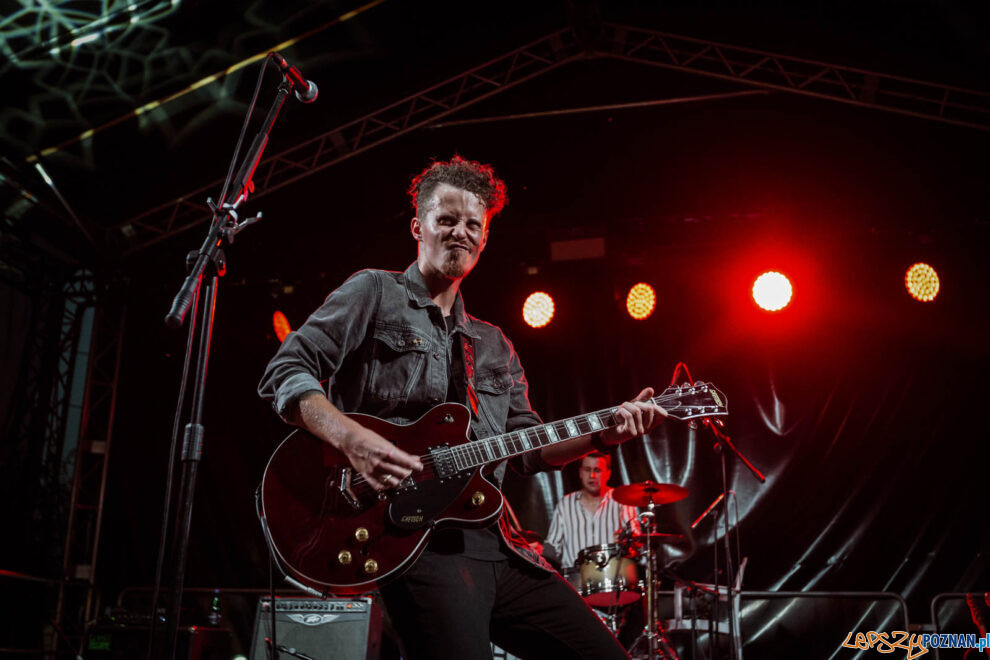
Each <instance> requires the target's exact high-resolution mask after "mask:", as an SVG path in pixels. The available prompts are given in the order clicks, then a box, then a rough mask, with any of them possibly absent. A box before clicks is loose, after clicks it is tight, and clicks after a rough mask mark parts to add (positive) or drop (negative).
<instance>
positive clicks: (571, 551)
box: [545, 488, 639, 568]
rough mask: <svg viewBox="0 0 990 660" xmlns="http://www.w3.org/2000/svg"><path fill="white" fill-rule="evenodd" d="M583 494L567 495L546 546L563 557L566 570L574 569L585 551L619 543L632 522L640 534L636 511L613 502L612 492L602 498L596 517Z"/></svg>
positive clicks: (609, 490)
mask: <svg viewBox="0 0 990 660" xmlns="http://www.w3.org/2000/svg"><path fill="white" fill-rule="evenodd" d="M583 493H584V491H582V490H579V491H577V492H574V493H570V494H568V495H564V498H563V499H562V500H560V502H558V503H557V508H555V509H554V511H553V520H552V521H551V522H550V531H549V532H547V538H546V541H545V542H546V543H549V544H550V545H552V546H553V547H554V548H556V550H557V552H559V553H560V565H561V566H563V567H565V568H566V567H568V566H573V565H574V562H575V561H576V560H577V556H578V553H579V552H581V551H582V550H584V549H585V548H588V547H591V546H593V545H600V544H606V543H615V534H616V532H619V531H621V528H622V526H623V525H624V524H625V523H626V521H629V520H631V521H632V526H633V529H634V531H635V532H636V533H638V532H639V525H638V523H637V521H636V509H635V508H633V507H631V506H627V505H625V504H619V503H618V502H616V501H615V500H613V499H612V489H611V488H609V489H608V490H607V491H606V492H605V494H604V495H603V496H602V501H601V502H599V504H598V509H596V510H595V513H594V514H591V513H588V510H587V509H586V508H584V507H583V506H581V496H582V494H583Z"/></svg>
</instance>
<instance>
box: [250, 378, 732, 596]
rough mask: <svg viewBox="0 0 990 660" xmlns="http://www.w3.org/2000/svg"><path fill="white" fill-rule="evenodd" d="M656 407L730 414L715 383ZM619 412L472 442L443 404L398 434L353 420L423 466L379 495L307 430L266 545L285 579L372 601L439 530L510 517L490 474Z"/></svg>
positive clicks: (269, 495)
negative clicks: (515, 458) (504, 515)
mask: <svg viewBox="0 0 990 660" xmlns="http://www.w3.org/2000/svg"><path fill="white" fill-rule="evenodd" d="M652 401H653V402H654V403H656V404H658V405H660V406H662V407H663V408H664V409H665V410H666V411H667V413H668V415H669V416H670V417H672V418H674V419H681V420H687V419H693V418H698V417H719V416H724V415H727V414H728V409H727V406H726V403H727V402H726V398H725V395H724V394H722V393H721V392H720V391H719V390H717V389H716V388H715V387H714V386H712V385H711V384H710V383H702V382H697V383H695V384H694V385H688V384H685V385H682V386H680V387H670V388H667V389H666V390H665V391H664V392H663V393H662V394H660V395H659V396H656V397H653V399H652ZM615 411H616V408H609V409H606V410H599V411H598V412H593V413H588V414H584V415H578V416H576V417H571V418H569V419H564V420H561V421H559V422H551V423H548V424H540V425H537V426H532V427H530V428H527V429H522V430H516V431H511V432H509V433H503V434H501V435H496V436H493V437H490V438H485V439H483V440H474V441H472V440H470V439H469V436H468V432H469V429H470V426H469V424H470V420H471V417H470V413H469V412H468V409H467V408H465V407H464V406H462V405H460V404H457V403H444V404H441V405H439V406H437V407H435V408H433V409H431V410H430V411H429V412H427V413H426V414H425V415H423V416H422V417H421V418H419V419H418V420H417V421H415V422H413V423H411V424H407V425H398V424H392V423H391V422H387V421H385V420H382V419H379V418H377V417H372V416H370V415H361V414H349V415H348V417H350V418H351V419H353V420H355V421H357V422H358V423H359V424H361V425H363V426H366V427H368V428H369V429H371V430H372V431H374V432H375V433H378V434H379V435H381V436H382V437H384V438H387V439H388V440H390V441H392V442H393V443H395V444H396V445H397V446H398V447H399V448H400V449H402V450H403V451H406V452H408V453H410V454H413V455H417V456H419V458H420V460H421V461H422V463H423V470H422V471H420V472H414V473H413V474H412V475H410V476H409V477H407V478H406V479H405V480H403V481H402V482H400V483H398V484H396V485H395V486H394V487H393V488H390V489H388V490H386V491H383V492H377V491H375V490H374V489H373V488H372V487H371V485H370V484H369V483H368V482H367V481H365V479H364V477H363V476H362V475H361V474H359V473H358V472H357V471H356V470H354V469H353V467H352V466H351V464H350V462H349V461H348V460H347V458H346V457H345V455H344V454H343V453H341V452H339V451H337V450H336V449H334V448H333V447H332V446H331V445H330V444H328V443H326V442H323V441H322V440H320V439H318V438H316V437H315V436H312V435H310V434H309V433H306V432H305V431H302V430H297V431H294V432H293V433H292V434H290V435H289V436H288V437H287V438H286V439H285V440H283V441H282V444H281V445H279V447H278V448H277V449H276V450H275V453H274V454H273V455H272V457H271V459H270V460H269V462H268V466H267V467H266V468H265V475H264V478H263V480H262V484H261V501H260V507H261V514H262V516H263V522H264V527H265V531H266V534H267V536H268V541H269V543H270V544H271V546H272V549H273V551H274V552H275V556H276V559H277V560H278V562H279V564H280V565H281V567H282V569H283V570H284V571H285V573H286V576H287V577H289V578H293V579H294V580H295V581H298V582H299V583H301V584H302V585H304V586H306V587H309V588H310V589H314V590H316V591H319V592H320V593H323V594H337V595H353V594H361V593H367V592H369V591H372V590H374V589H376V588H378V587H379V586H381V585H382V584H384V583H386V582H388V581H389V580H392V579H394V578H396V577H398V576H399V575H401V574H402V573H403V572H404V571H405V570H406V569H407V568H409V566H411V565H412V563H413V562H414V561H415V560H416V559H417V558H418V557H419V555H420V554H421V553H422V551H423V549H424V548H425V547H426V543H427V541H428V540H429V537H430V533H431V532H432V531H433V529H434V528H435V527H438V526H448V525H452V526H459V527H481V526H486V525H487V524H490V523H491V522H493V521H494V520H495V518H496V517H497V516H498V515H499V514H500V513H501V511H502V494H501V493H500V492H499V490H498V488H497V487H496V486H495V485H494V484H493V483H492V481H491V477H490V475H489V474H488V471H486V470H485V468H486V467H491V466H494V465H495V464H497V463H499V462H501V461H503V460H505V459H507V458H511V457H513V456H519V455H521V454H525V453H527V452H531V451H537V450H539V449H541V448H543V447H546V446H548V445H552V444H554V443H557V442H563V441H564V440H569V439H570V438H575V437H578V436H581V435H586V434H588V433H593V432H595V431H602V430H604V429H607V428H611V427H613V426H617V425H618V424H619V423H620V420H619V419H618V418H617V417H616V415H615Z"/></svg>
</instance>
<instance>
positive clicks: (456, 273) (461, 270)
mask: <svg viewBox="0 0 990 660" xmlns="http://www.w3.org/2000/svg"><path fill="white" fill-rule="evenodd" d="M441 272H442V273H443V274H444V276H445V277H449V278H451V279H456V278H459V277H464V275H465V273H466V272H467V268H465V267H464V264H463V263H461V259H460V257H459V256H458V255H456V254H451V255H450V256H449V257H448V258H447V259H445V260H444V262H443V269H442V270H441Z"/></svg>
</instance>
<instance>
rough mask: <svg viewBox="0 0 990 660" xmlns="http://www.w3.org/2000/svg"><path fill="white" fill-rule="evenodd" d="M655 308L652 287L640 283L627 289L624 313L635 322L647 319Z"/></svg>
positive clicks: (654, 294)
mask: <svg viewBox="0 0 990 660" xmlns="http://www.w3.org/2000/svg"><path fill="white" fill-rule="evenodd" d="M656 306H657V294H656V291H654V290H653V287H652V286H650V285H649V284H646V283H645V282H640V283H639V284H636V285H634V286H633V287H632V288H631V289H629V295H627V296H626V311H627V312H629V316H631V317H633V318H634V319H636V320H637V321H642V320H643V319H645V318H649V316H650V314H652V313H653V310H654V309H656Z"/></svg>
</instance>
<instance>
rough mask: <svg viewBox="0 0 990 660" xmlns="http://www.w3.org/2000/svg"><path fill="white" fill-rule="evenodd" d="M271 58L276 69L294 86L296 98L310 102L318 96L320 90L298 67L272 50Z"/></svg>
mask: <svg viewBox="0 0 990 660" xmlns="http://www.w3.org/2000/svg"><path fill="white" fill-rule="evenodd" d="M270 55H271V58H272V59H273V60H275V66H277V67H278V70H279V71H281V72H282V75H284V76H285V77H286V78H288V79H289V80H290V81H291V82H292V84H293V86H295V88H296V98H297V99H299V100H300V101H302V102H303V103H312V102H313V101H315V100H316V97H317V96H319V94H320V90H319V89H317V88H316V83H315V82H313V81H312V80H306V79H305V78H303V74H302V72H301V71H299V69H297V68H296V67H294V66H292V65H291V64H289V63H288V62H286V61H285V58H284V57H282V56H281V55H280V54H279V53H276V52H275V51H272V52H271V53H270Z"/></svg>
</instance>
